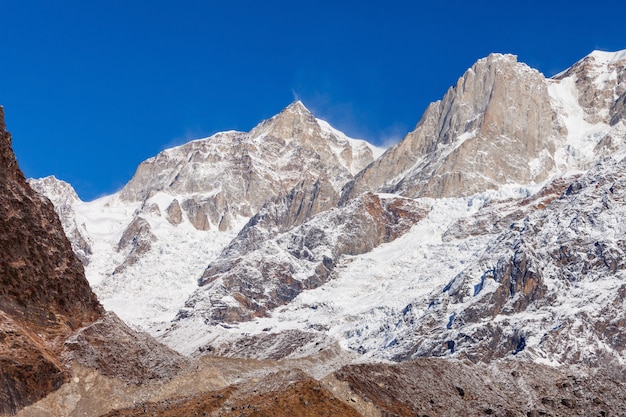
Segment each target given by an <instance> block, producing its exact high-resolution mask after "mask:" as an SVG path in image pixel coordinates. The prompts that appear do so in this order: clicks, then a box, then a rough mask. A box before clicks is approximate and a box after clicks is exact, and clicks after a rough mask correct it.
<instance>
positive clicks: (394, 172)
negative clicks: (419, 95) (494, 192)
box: [346, 54, 563, 197]
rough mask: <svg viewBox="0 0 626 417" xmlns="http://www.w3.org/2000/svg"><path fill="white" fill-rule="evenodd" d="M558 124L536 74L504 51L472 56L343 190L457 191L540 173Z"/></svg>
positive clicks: (546, 168)
mask: <svg viewBox="0 0 626 417" xmlns="http://www.w3.org/2000/svg"><path fill="white" fill-rule="evenodd" d="M562 130H563V127H562V126H561V125H560V124H559V123H558V122H557V113H556V111H555V109H554V108H553V107H552V106H551V101H550V95H549V92H548V85H547V83H546V80H545V78H544V77H543V75H542V74H541V73H539V72H538V71H536V70H533V69H531V68H529V67H528V66H526V65H525V64H522V63H519V62H517V60H516V58H515V57H514V56H512V55H499V54H492V55H489V56H488V57H487V58H484V59H481V60H479V61H478V62H477V63H476V64H474V65H473V66H472V67H471V68H470V69H468V70H467V72H466V73H465V74H464V75H463V76H462V77H461V78H460V79H459V80H458V81H457V83H456V85H455V86H453V87H451V88H450V89H449V90H448V92H447V93H446V95H445V96H444V98H443V99H442V100H441V101H437V102H435V103H433V104H431V105H430V106H429V107H428V109H426V112H425V113H424V115H423V116H422V119H421V120H420V122H419V123H418V125H417V127H416V128H415V130H414V131H413V132H411V133H409V134H408V135H407V137H406V138H405V139H404V140H403V141H402V142H401V143H399V144H398V145H396V146H394V147H393V148H391V149H389V150H388V151H387V152H386V153H385V155H384V156H383V157H382V158H379V159H378V160H377V161H376V162H375V163H373V164H372V165H371V166H369V167H368V168H367V169H365V170H363V172H361V173H360V174H359V175H358V176H357V179H356V180H355V181H354V183H353V184H351V185H350V186H349V188H348V189H347V190H346V193H347V194H348V196H354V195H358V194H359V193H361V192H362V191H364V190H380V191H383V192H395V193H400V194H402V195H405V196H409V197H424V196H428V197H460V196H467V195H472V194H474V193H477V192H481V191H483V190H485V189H498V188H499V187H500V186H501V185H504V184H507V183H518V184H528V183H531V182H541V181H543V180H545V179H546V178H547V177H548V176H549V175H550V174H551V173H553V170H554V161H553V155H554V152H555V147H556V143H555V142H556V141H557V139H558V138H559V135H560V133H561V132H562Z"/></svg>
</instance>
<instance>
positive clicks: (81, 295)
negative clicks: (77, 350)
mask: <svg viewBox="0 0 626 417" xmlns="http://www.w3.org/2000/svg"><path fill="white" fill-rule="evenodd" d="M0 220H1V221H0V248H1V251H0V252H1V254H0V317H1V318H2V319H1V320H0V413H12V412H15V411H16V410H17V409H19V408H20V407H22V406H24V405H26V404H29V403H32V402H33V401H35V400H37V399H39V398H41V397H43V396H44V395H46V394H47V393H49V392H50V391H52V390H54V389H57V388H58V387H59V386H60V385H61V384H62V383H63V381H65V380H66V379H67V377H68V374H67V372H66V369H65V368H64V367H63V365H62V362H61V360H60V358H59V355H60V353H61V351H62V349H63V344H64V342H65V340H66V339H67V337H69V336H70V335H71V334H72V333H73V332H74V331H76V330H77V329H79V328H81V327H83V326H85V325H87V324H89V323H92V322H94V321H95V320H97V319H98V318H99V317H101V316H102V314H103V309H102V307H101V306H100V303H99V302H98V300H97V299H96V296H95V295H94V294H93V292H92V291H91V289H90V288H89V284H88V282H87V280H86V279H85V276H84V272H83V267H82V264H81V263H80V261H79V260H78V258H77V257H76V255H75V254H74V253H73V252H72V247H71V245H70V242H69V241H68V240H67V238H66V237H65V235H64V234H63V228H62V226H61V223H60V221H59V219H58V217H57V215H56V213H55V212H54V208H53V206H52V203H50V201H49V200H48V199H46V198H43V197H41V196H40V195H39V194H37V193H36V192H34V191H33V190H32V189H31V188H30V187H29V185H28V183H27V182H26V180H25V178H24V176H23V174H22V172H21V171H20V170H19V167H18V165H17V161H16V160H15V155H14V154H13V151H12V149H11V136H10V134H9V133H8V132H7V131H6V130H5V124H4V111H3V109H2V108H1V107H0Z"/></svg>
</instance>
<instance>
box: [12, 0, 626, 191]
mask: <svg viewBox="0 0 626 417" xmlns="http://www.w3.org/2000/svg"><path fill="white" fill-rule="evenodd" d="M0 10H1V12H0V13H1V16H2V19H1V22H0V36H1V38H0V105H3V106H4V107H5V113H6V122H7V126H8V129H9V130H10V131H11V132H12V134H13V142H14V149H15V151H16V155H17V157H18V161H19V162H20V165H21V167H22V169H23V170H24V172H25V174H26V175H27V176H29V177H42V176H46V175H51V174H53V175H55V176H57V177H59V178H61V179H64V180H66V181H68V182H70V183H71V184H72V185H74V187H75V188H76V190H77V191H78V193H79V195H80V196H81V198H83V199H85V200H90V199H93V198H95V197H97V196H100V195H103V194H108V193H112V192H115V191H117V190H118V189H119V188H121V187H122V186H123V185H124V184H125V183H126V182H127V181H128V180H129V179H130V178H131V177H132V175H133V173H134V171H135V169H136V167H137V165H138V164H139V163H140V162H141V161H142V160H144V159H146V158H149V157H151V156H153V155H155V154H156V153H158V152H159V151H161V150H163V149H165V148H167V147H171V146H173V145H177V144H181V143H184V142H186V141H188V140H191V139H195V138H200V137H205V136H209V135H210V134H213V133H215V132H217V131H221V130H228V129H237V130H244V131H247V130H249V129H251V128H252V127H253V126H255V125H256V124H257V123H258V122H260V121H261V120H263V119H265V118H268V117H270V116H272V115H274V114H276V113H278V112H279V111H280V110H281V109H282V108H284V107H286V106H287V105H288V104H289V103H290V102H292V101H293V100H294V99H295V98H298V99H300V100H302V101H303V102H304V104H305V105H306V106H307V107H308V108H309V109H310V110H311V111H313V113H314V114H315V115H316V116H317V117H320V118H323V119H326V120H327V121H329V122H330V123H331V124H332V125H334V126H335V127H337V128H338V129H340V130H343V131H344V132H346V133H347V134H348V135H350V136H353V137H360V138H364V139H367V140H369V141H371V142H374V143H377V144H381V143H384V142H389V141H393V140H396V141H397V140H399V139H401V138H402V137H403V136H404V135H405V134H406V133H407V132H409V131H410V130H412V128H413V127H414V126H415V124H416V123H417V122H418V121H419V118H420V116H421V114H422V113H423V111H424V109H425V108H426V106H427V105H428V103H430V102H432V101H435V100H438V99H439V98H441V97H442V96H443V94H444V93H445V92H446V90H447V89H448V87H449V86H451V85H452V84H454V83H455V82H456V80H457V79H458V77H460V76H461V75H462V74H463V72H464V71H465V69H467V68H468V67H469V66H471V65H472V64H473V63H474V62H475V61H476V60H477V59H479V58H482V57H484V56H486V55H488V54H489V53H490V52H506V53H513V54H516V55H518V59H519V60H520V61H522V62H526V63H527V64H529V65H530V66H532V67H534V68H537V69H539V70H540V71H542V72H543V73H544V74H546V75H547V76H550V75H553V74H555V73H556V72H559V71H561V70H563V69H565V68H567V67H568V66H570V65H571V64H572V63H574V62H575V61H577V60H578V59H580V58H582V57H583V56H584V55H586V54H588V53H589V52H591V51H592V50H593V49H602V50H620V49H626V30H625V29H624V20H623V18H624V16H626V3H625V2H624V1H623V0H620V1H605V2H596V3H588V2H584V3H583V2H571V1H568V2H565V1H563V2H514V3H511V2H467V1H463V2H418V1H394V0H387V1H358V2H357V1H340V0H335V1H326V0H317V1H312V2H307V1H298V2H288V1H275V0H266V1H258V0H257V1H236V0H235V1H228V2H227V1H220V2H213V1H185V0H180V1H176V2H173V1H167V2H166V1H159V0H156V1H149V2H148V1H143V2H139V1H115V0H110V1H98V0H94V1H58V2H52V1H29V0H22V1H2V4H1V7H0Z"/></svg>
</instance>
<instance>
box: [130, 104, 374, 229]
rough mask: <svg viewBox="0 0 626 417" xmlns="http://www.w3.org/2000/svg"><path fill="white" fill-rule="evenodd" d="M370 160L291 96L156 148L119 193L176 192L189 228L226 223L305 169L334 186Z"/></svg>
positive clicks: (369, 152) (368, 152) (136, 197)
mask: <svg viewBox="0 0 626 417" xmlns="http://www.w3.org/2000/svg"><path fill="white" fill-rule="evenodd" d="M373 160H374V153H373V148H372V147H371V146H368V145H367V144H366V143H365V142H363V141H355V140H352V139H348V138H347V137H345V135H343V134H342V133H340V132H338V131H336V130H334V129H332V128H331V127H330V126H329V125H328V124H327V123H325V122H323V121H321V120H317V119H316V118H315V117H314V116H313V115H312V114H311V112H309V110H308V109H306V107H304V105H303V104H302V103H301V102H299V101H298V102H295V103H293V104H291V105H290V106H288V107H287V108H285V109H284V110H283V111H282V112H281V113H280V114H278V115H276V116H274V117H272V118H271V119H269V120H266V121H264V122H262V123H261V124H259V125H258V126H257V127H255V128H254V129H253V130H251V131H250V132H249V133H242V132H225V133H218V134H217V135H214V136H212V137H210V138H207V139H201V140H196V141H193V142H190V143H188V144H186V145H182V146H180V147H177V148H173V149H168V150H166V151H164V152H161V153H160V154H159V155H157V156H156V157H154V158H151V159H149V160H147V161H145V162H143V163H142V164H141V165H140V166H139V168H138V169H137V172H136V173H135V176H134V177H133V179H132V180H131V181H130V182H129V183H128V184H127V185H126V186H125V187H124V189H122V191H121V192H120V198H121V199H122V200H124V201H146V200H148V199H150V197H153V196H154V195H156V194H157V193H159V192H163V193H166V194H168V195H172V196H179V195H180V196H183V197H182V198H181V199H179V200H180V201H178V204H179V205H180V207H181V208H182V211H183V212H184V213H185V214H186V215H187V217H188V218H189V219H190V221H191V222H192V224H193V225H194V226H195V227H196V228H198V229H201V230H208V229H209V228H217V229H219V230H229V229H231V228H232V227H233V221H234V220H235V219H237V218H238V217H247V218H249V217H251V216H253V215H254V214H255V213H256V212H257V211H258V210H259V209H260V208H261V206H262V205H263V204H264V203H265V202H267V201H269V200H270V199H272V198H275V197H277V196H281V195H284V194H285V193H287V192H289V190H291V189H292V188H293V187H295V186H296V185H297V184H298V183H300V182H301V181H303V180H305V179H306V178H307V177H313V178H318V177H322V176H323V177H326V178H327V179H328V181H329V182H330V183H331V184H332V185H333V187H334V188H335V189H337V190H339V189H340V188H341V187H342V186H343V185H344V184H345V183H346V182H347V181H348V180H350V179H351V178H352V177H353V175H354V174H356V173H357V172H358V171H360V170H361V168H363V167H364V166H365V165H367V164H368V163H370V162H371V161H373Z"/></svg>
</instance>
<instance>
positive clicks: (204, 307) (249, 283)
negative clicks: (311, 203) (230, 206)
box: [178, 194, 428, 324]
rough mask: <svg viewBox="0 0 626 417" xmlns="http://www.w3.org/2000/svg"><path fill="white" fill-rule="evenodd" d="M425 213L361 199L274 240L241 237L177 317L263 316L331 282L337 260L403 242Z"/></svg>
mask: <svg viewBox="0 0 626 417" xmlns="http://www.w3.org/2000/svg"><path fill="white" fill-rule="evenodd" d="M427 212H428V208H427V207H425V206H424V205H422V204H419V203H417V202H414V201H412V200H409V199H403V198H393V197H390V198H382V197H379V196H376V195H373V194H364V195H362V196H360V197H359V198H357V199H354V200H353V201H351V202H350V204H348V205H346V206H344V207H341V208H337V209H333V210H329V211H326V212H323V213H320V214H319V215H317V216H315V217H314V218H312V219H311V220H310V221H308V222H306V223H304V224H302V225H300V226H297V227H294V228H291V229H290V230H289V231H287V232H285V233H282V234H278V235H276V237H275V238H273V239H266V236H267V234H266V235H263V234H252V233H250V232H247V231H246V230H245V229H244V231H243V232H242V233H241V234H240V236H239V238H237V239H235V241H234V242H233V243H232V244H231V246H230V247H229V248H227V249H225V251H224V253H223V255H222V256H221V257H220V258H218V259H217V260H216V261H215V262H213V263H211V264H210V265H209V267H208V268H207V269H206V271H205V272H204V274H203V275H202V277H201V278H200V279H199V281H198V283H199V285H200V288H199V289H198V290H197V291H196V292H195V293H194V294H193V295H192V296H191V297H190V299H189V300H188V301H187V303H186V305H185V309H184V310H182V311H181V312H180V313H179V316H178V317H179V318H181V319H182V318H188V317H190V316H195V315H199V316H201V317H203V318H204V319H205V321H207V322H209V323H213V324H216V323H221V322H239V321H246V320H250V319H252V318H253V317H261V316H266V315H268V314H269V313H270V312H271V311H272V310H273V309H275V308H276V307H278V306H281V305H285V304H288V303H289V302H290V301H292V300H293V299H294V298H295V297H296V296H297V295H298V294H300V293H301V292H302V291H304V290H310V289H313V288H317V287H319V286H321V285H323V284H324V283H326V282H327V281H329V280H330V279H332V277H333V270H334V268H335V266H336V265H337V263H338V262H339V261H340V259H341V258H342V257H343V256H345V255H352V256H354V255H359V254H362V253H366V252H369V251H371V250H372V249H373V248H375V247H377V246H379V245H381V244H382V243H385V242H390V241H392V240H394V239H396V238H398V237H399V236H402V234H404V233H405V232H406V231H407V230H408V229H410V228H411V227H412V226H413V225H414V224H416V223H417V222H419V220H421V219H422V218H424V217H425V216H426V214H427ZM255 226H256V224H254V223H250V224H249V225H248V226H246V227H247V228H252V227H255Z"/></svg>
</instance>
